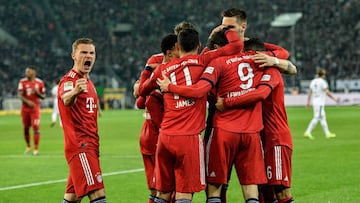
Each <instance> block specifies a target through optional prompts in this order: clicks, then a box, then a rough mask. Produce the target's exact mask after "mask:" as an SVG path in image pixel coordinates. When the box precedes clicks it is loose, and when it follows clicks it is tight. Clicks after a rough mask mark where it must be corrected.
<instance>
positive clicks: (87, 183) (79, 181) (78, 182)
mask: <svg viewBox="0 0 360 203" xmlns="http://www.w3.org/2000/svg"><path fill="white" fill-rule="evenodd" d="M69 170H70V171H69V177H68V182H67V184H66V193H75V194H76V196H77V197H78V198H80V197H83V196H86V195H87V194H89V192H91V191H94V190H99V189H102V188H104V183H103V179H102V175H101V169H100V163H99V158H98V156H96V155H95V154H92V153H85V152H82V153H80V154H78V155H76V156H74V157H73V158H72V159H71V160H70V162H69Z"/></svg>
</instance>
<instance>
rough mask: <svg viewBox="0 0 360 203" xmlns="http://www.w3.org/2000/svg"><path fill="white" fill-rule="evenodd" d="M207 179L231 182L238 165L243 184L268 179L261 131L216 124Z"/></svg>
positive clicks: (237, 170) (217, 181)
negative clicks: (229, 127) (229, 180)
mask: <svg viewBox="0 0 360 203" xmlns="http://www.w3.org/2000/svg"><path fill="white" fill-rule="evenodd" d="M206 164H207V168H206V169H207V170H206V172H207V177H206V178H207V181H208V182H209V183H217V184H227V183H228V176H229V173H230V170H231V167H232V166H233V165H234V166H235V169H236V173H237V175H238V179H239V181H240V184H241V185H250V184H264V183H266V182H267V179H266V174H265V164H264V157H263V150H262V146H261V141H260V133H234V132H229V131H226V130H223V129H220V128H214V131H213V133H212V134H211V135H210V137H209V141H208V143H207V145H206Z"/></svg>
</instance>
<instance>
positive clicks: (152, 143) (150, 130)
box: [139, 120, 159, 155]
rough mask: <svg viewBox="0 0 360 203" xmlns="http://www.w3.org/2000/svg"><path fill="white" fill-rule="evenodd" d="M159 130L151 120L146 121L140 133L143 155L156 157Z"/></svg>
mask: <svg viewBox="0 0 360 203" xmlns="http://www.w3.org/2000/svg"><path fill="white" fill-rule="evenodd" d="M158 135H159V128H157V127H156V126H155V124H153V122H152V121H151V120H145V122H144V125H143V127H142V129H141V133H140V140H139V143H140V151H141V153H142V154H147V155H155V151H156V143H157V140H158Z"/></svg>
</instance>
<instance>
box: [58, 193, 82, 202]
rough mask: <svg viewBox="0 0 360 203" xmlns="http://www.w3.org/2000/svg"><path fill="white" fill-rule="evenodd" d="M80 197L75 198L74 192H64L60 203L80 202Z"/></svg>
mask: <svg viewBox="0 0 360 203" xmlns="http://www.w3.org/2000/svg"><path fill="white" fill-rule="evenodd" d="M80 202H81V198H77V197H76V195H75V193H65V195H64V200H63V201H62V203H80Z"/></svg>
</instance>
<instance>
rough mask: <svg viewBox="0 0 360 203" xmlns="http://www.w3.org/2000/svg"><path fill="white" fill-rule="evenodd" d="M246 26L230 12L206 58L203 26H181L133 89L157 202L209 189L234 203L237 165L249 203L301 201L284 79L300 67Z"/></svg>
mask: <svg viewBox="0 0 360 203" xmlns="http://www.w3.org/2000/svg"><path fill="white" fill-rule="evenodd" d="M246 27H247V19H246V13H245V11H243V10H241V9H237V8H231V9H227V10H224V11H223V12H222V24H221V25H219V26H218V27H216V28H214V29H213V31H212V32H211V33H210V35H209V38H208V42H207V46H206V47H205V48H204V49H203V50H201V52H200V50H199V49H200V46H201V45H200V40H199V34H198V31H197V30H196V28H195V26H194V25H193V24H191V23H189V22H181V23H179V24H178V25H176V26H175V28H174V33H173V34H168V35H166V36H165V37H163V38H162V42H161V51H162V53H159V54H154V55H152V56H151V57H150V58H149V59H148V61H147V63H146V65H145V69H144V70H143V71H142V72H141V76H140V78H139V80H138V81H137V82H136V83H135V84H134V92H133V94H134V96H135V97H136V98H137V100H136V106H137V107H138V108H144V109H146V113H145V117H146V119H145V122H144V124H143V128H142V131H141V134H140V149H141V153H142V156H143V162H144V166H145V173H146V178H147V185H148V188H149V190H150V196H149V202H157V203H167V202H176V203H189V202H192V197H193V195H194V193H196V192H200V191H202V190H205V191H206V196H207V199H206V202H207V203H218V202H226V190H227V187H228V182H229V179H230V176H231V171H232V168H233V167H234V169H235V170H236V173H237V177H238V179H239V182H240V184H241V188H242V193H243V197H244V199H245V201H246V202H247V203H256V202H278V203H292V202H294V200H293V197H292V195H291V192H290V185H291V176H292V174H291V165H292V163H291V159H292V158H291V157H292V138H291V133H290V129H289V126H288V121H287V114H286V111H285V105H284V82H283V80H282V76H281V73H283V74H288V75H294V74H296V71H297V70H296V67H295V66H294V65H293V64H292V63H291V62H290V61H288V60H287V59H288V57H289V53H288V51H287V50H285V49H284V48H282V47H279V46H277V45H274V44H270V43H264V42H262V41H261V40H259V39H256V38H248V37H245V30H246ZM206 116H207V117H206ZM203 130H205V133H204V136H203V135H202V132H203Z"/></svg>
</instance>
